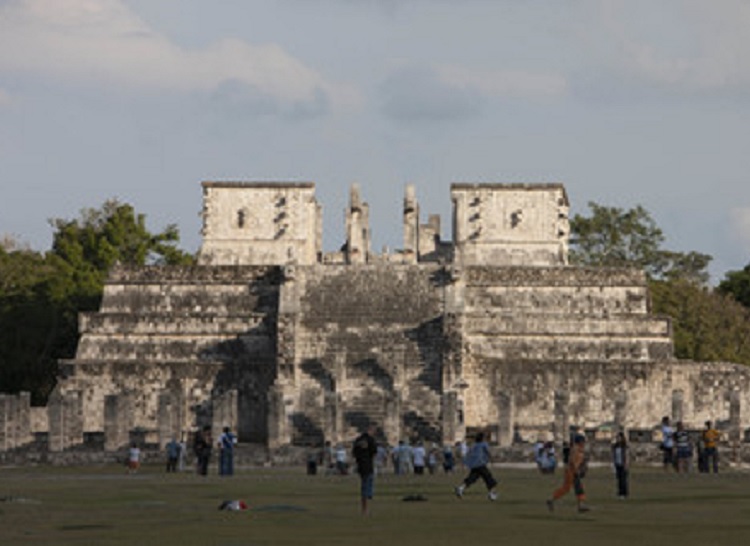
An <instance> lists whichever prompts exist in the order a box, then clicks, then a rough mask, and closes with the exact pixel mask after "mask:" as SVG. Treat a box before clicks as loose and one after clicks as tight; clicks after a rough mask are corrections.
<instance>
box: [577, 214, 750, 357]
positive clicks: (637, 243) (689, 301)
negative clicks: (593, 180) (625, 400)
mask: <svg viewBox="0 0 750 546" xmlns="http://www.w3.org/2000/svg"><path fill="white" fill-rule="evenodd" d="M589 209H590V211H591V215H590V216H582V215H575V216H574V217H573V219H572V220H571V252H570V261H571V263H573V264H577V265H589V266H605V267H635V268H638V269H641V270H643V271H645V272H646V273H647V275H648V276H649V279H650V280H649V285H650V286H649V288H650V294H651V307H652V311H653V312H654V313H657V314H663V315H668V316H670V317H671V318H672V328H673V335H674V348H675V356H677V357H678V358H684V359H691V360H696V361H712V360H722V361H729V362H737V363H743V364H750V314H749V313H748V308H747V307H743V306H742V305H740V303H737V302H738V301H739V302H742V303H744V302H748V303H750V266H748V267H747V268H746V269H745V270H743V271H741V272H734V273H730V274H728V275H727V280H726V281H724V282H723V283H722V284H721V285H720V286H719V289H718V290H714V289H712V288H710V287H708V286H707V283H708V279H709V275H708V265H709V263H710V262H711V256H709V255H707V254H703V253H700V252H694V251H691V252H674V251H670V250H667V249H664V248H663V244H664V241H665V237H664V234H663V232H662V230H661V229H660V228H659V227H658V226H657V224H656V222H655V221H654V219H653V218H652V217H651V215H650V214H649V212H648V211H647V210H646V209H644V208H643V207H642V206H640V205H639V206H636V207H635V208H632V209H629V210H625V209H622V208H618V207H606V206H602V205H598V204H596V203H589ZM729 296H733V297H734V298H735V299H736V300H737V301H735V299H733V298H732V297H729ZM743 298H744V299H743ZM749 307H750V306H749Z"/></svg>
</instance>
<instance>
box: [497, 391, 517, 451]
mask: <svg viewBox="0 0 750 546" xmlns="http://www.w3.org/2000/svg"><path fill="white" fill-rule="evenodd" d="M514 412H515V408H514V405H513V393H512V392H510V391H501V392H498V393H497V415H498V420H497V442H498V444H500V445H501V446H503V447H507V446H510V445H512V444H513V424H514V421H515V416H514Z"/></svg>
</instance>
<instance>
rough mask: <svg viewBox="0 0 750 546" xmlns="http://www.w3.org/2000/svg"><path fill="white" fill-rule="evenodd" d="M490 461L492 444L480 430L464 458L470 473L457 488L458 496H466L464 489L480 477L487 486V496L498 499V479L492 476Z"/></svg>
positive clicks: (492, 499)
mask: <svg viewBox="0 0 750 546" xmlns="http://www.w3.org/2000/svg"><path fill="white" fill-rule="evenodd" d="M489 463H490V446H489V445H488V444H487V442H485V441H484V433H482V432H478V433H477V435H476V438H475V440H474V445H472V446H471V449H469V451H468V452H467V453H466V456H465V457H464V458H463V464H464V465H466V467H467V468H468V469H469V475H468V476H466V478H465V479H464V481H463V482H462V483H461V485H459V486H458V487H456V488H455V493H456V496H457V497H458V498H459V499H461V498H463V496H464V491H466V489H468V488H469V487H470V486H471V484H473V483H474V482H475V481H477V480H478V479H479V478H482V479H483V480H484V485H485V486H486V487H487V498H488V499H490V500H491V501H494V500H496V499H497V492H496V491H495V488H496V487H497V480H495V478H494V477H493V476H492V472H490V470H489V468H487V465H488V464H489Z"/></svg>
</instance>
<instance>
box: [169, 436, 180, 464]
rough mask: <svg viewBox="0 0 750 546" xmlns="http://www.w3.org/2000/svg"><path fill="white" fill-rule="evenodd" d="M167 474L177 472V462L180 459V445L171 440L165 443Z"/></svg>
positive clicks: (173, 439)
mask: <svg viewBox="0 0 750 546" xmlns="http://www.w3.org/2000/svg"><path fill="white" fill-rule="evenodd" d="M166 449H167V472H177V461H178V459H179V458H180V444H179V443H178V442H177V440H176V439H175V438H174V437H172V439H171V440H170V441H169V442H168V443H167V446H166Z"/></svg>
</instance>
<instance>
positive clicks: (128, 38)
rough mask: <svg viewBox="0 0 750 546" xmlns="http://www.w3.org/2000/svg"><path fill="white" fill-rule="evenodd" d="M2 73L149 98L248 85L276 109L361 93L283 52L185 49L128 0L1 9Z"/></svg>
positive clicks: (42, 2)
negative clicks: (231, 84)
mask: <svg viewBox="0 0 750 546" xmlns="http://www.w3.org/2000/svg"><path fill="white" fill-rule="evenodd" d="M0 70H6V71H7V70H12V71H16V72H21V73H23V72H26V73H32V74H41V75H44V76H52V77H55V78H58V79H61V80H63V81H69V82H72V83H75V84H80V83H82V82H83V83H87V84H91V83H94V84H97V85H101V84H104V85H110V86H116V87H118V88H123V87H124V88H126V89H130V90H134V91H141V92H153V91H156V92H159V91H203V92H212V91H214V90H216V89H217V88H218V87H219V86H221V85H222V83H224V82H227V81H234V82H241V83H243V84H245V85H247V86H249V87H252V88H253V89H254V90H256V92H257V93H259V94H262V95H266V96H269V97H272V98H273V100H276V101H285V102H287V103H289V104H293V105H297V106H298V105H300V104H303V103H305V102H308V101H310V102H313V103H317V102H319V100H320V95H321V94H325V95H326V96H327V97H328V98H331V99H332V100H333V101H336V102H348V103H351V102H352V101H353V100H356V93H354V92H352V91H351V90H349V89H346V88H345V87H344V86H338V85H334V84H332V83H329V82H327V81H326V80H325V79H324V78H323V77H322V76H321V75H320V74H318V73H317V72H315V71H314V70H312V69H310V68H308V67H306V66H305V65H304V64H303V63H302V62H300V61H299V60H297V59H296V58H294V57H293V56H291V55H289V54H288V53H287V52H286V51H284V50H283V49H282V48H281V47H279V46H278V45H275V44H261V45H253V44H249V43H247V42H244V41H242V40H237V39H224V40H221V41H219V42H217V43H214V44H211V45H210V46H208V47H205V48H203V49H195V50H189V49H185V48H181V47H179V46H178V45H176V44H174V43H173V42H171V41H170V40H168V39H167V38H166V37H165V36H162V35H160V34H159V33H157V32H155V31H154V30H153V29H152V28H150V27H149V26H148V25H147V24H146V23H145V22H144V21H143V20H141V19H140V18H139V17H138V16H137V15H136V14H135V13H133V12H132V11H131V10H129V9H128V8H127V6H125V5H124V4H123V3H122V2H121V1H120V0H11V1H9V2H4V3H2V4H0Z"/></svg>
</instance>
